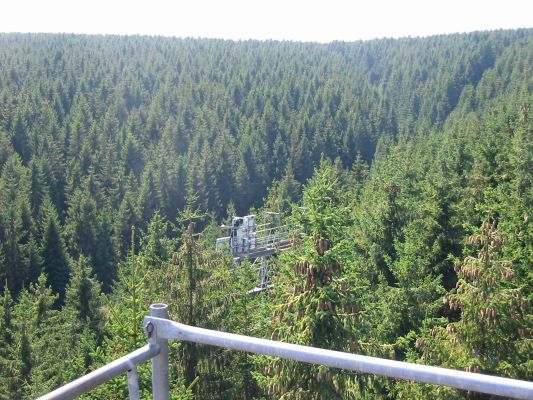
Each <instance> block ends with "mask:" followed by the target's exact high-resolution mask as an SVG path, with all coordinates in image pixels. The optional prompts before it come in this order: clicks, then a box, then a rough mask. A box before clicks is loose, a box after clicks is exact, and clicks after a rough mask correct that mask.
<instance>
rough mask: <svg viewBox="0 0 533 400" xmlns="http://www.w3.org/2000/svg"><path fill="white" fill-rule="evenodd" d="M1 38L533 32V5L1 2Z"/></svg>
mask: <svg viewBox="0 0 533 400" xmlns="http://www.w3.org/2000/svg"><path fill="white" fill-rule="evenodd" d="M0 4H1V7H0V32H68V33H88V34H127V35H137V34H140V35H162V36H175V37H202V38H223V39H234V40H241V39H242V40H246V39H259V40H268V39H274V40H291V41H310V42H322V43H325V42H330V41H333V40H343V41H354V40H361V39H363V40H365V39H373V38H383V37H394V38H397V37H407V36H410V37H417V36H429V35H435V34H442V33H454V32H471V31H476V30H493V29H502V28H504V29H510V28H524V27H527V28H531V27H533V0H505V1H501V0H499V1H495V0H485V1H480V0H425V1H423V0H396V1H393V0H366V1H360V0H352V1H349V0H323V1H315V0H306V1H302V0H267V1H264V0H262V1H256V0H247V1H245V0H227V1H225V0H219V1H215V0H188V1H182V0H174V1H172V0H0Z"/></svg>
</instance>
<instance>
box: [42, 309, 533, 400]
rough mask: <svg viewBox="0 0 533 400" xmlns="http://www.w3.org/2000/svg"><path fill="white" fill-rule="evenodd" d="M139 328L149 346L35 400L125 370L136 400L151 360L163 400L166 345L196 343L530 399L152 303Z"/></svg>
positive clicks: (523, 384)
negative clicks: (191, 317)
mask: <svg viewBox="0 0 533 400" xmlns="http://www.w3.org/2000/svg"><path fill="white" fill-rule="evenodd" d="M144 329H145V332H146V334H147V335H148V342H149V343H148V345H147V346H145V347H143V348H141V349H138V350H136V351H134V352H133V353H130V354H128V355H126V356H124V357H122V358H120V359H118V360H116V361H114V362H112V363H111V364H108V365H106V366H104V367H101V368H99V369H97V370H96V371H94V372H91V373H90V374H88V375H86V376H84V377H81V378H79V379H77V380H75V381H73V382H71V383H69V384H67V385H65V386H63V387H61V388H59V389H56V390H54V391H53V392H51V393H49V394H47V395H45V396H43V397H41V398H40V399H39V400H52V399H53V400H56V399H72V398H74V397H77V396H79V395H81V394H83V393H86V392H87V391H89V390H91V389H93V388H95V387H96V386H98V385H101V384H102V383H104V382H106V381H108V380H110V379H112V378H114V377H115V376H117V375H120V374H122V373H124V372H128V371H129V372H128V376H127V377H128V389H129V395H130V399H131V400H135V399H138V398H139V397H138V392H139V390H138V383H137V377H136V370H135V366H136V365H138V364H140V363H142V362H144V361H147V360H148V359H150V358H152V390H153V398H154V400H168V399H169V379H168V340H183V341H188V342H194V343H201V344H206V345H212V346H218V347H224V348H227V349H233V350H239V351H245V352H249V353H255V354H264V355H269V356H274V357H280V358H285V359H289V360H295V361H301V362H306V363H311V364H320V365H325V366H328V367H334V368H341V369H346V370H350V371H356V372H361V373H370V374H376V375H380V376H384V377H390V378H396V379H408V380H411V381H415V382H420V383H429V384H435V385H441V386H449V387H453V388H457V389H462V390H469V391H474V392H481V393H486V394H492V395H497V396H505V397H508V398H516V399H533V382H527V381H520V380H516V379H509V378H501V377H498V376H491V375H483V374H477V373H471V372H464V371H458V370H453V369H446V368H440V367H431V366H426V365H421V364H413V363H407V362H402V361H394V360H387V359H382V358H376V357H368V356H362V355H357V354H351V353H343V352H339V351H333V350H325V349H319V348H315V347H308V346H301V345H296V344H291V343H283V342H277V341H273V340H267V339H259V338H255V337H250V336H243V335H236V334H233V333H226V332H219V331H213V330H209V329H203V328H196V327H192V326H188V325H184V324H180V323H178V322H174V321H170V320H169V319H168V308H167V306H166V305H165V304H154V305H152V306H151V307H150V316H147V317H145V318H144ZM130 381H131V382H130Z"/></svg>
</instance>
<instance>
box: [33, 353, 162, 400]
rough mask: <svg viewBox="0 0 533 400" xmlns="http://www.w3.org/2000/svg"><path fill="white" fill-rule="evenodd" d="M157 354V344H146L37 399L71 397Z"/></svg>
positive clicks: (66, 399)
mask: <svg viewBox="0 0 533 400" xmlns="http://www.w3.org/2000/svg"><path fill="white" fill-rule="evenodd" d="M157 354H159V346H158V345H157V344H150V345H146V346H144V347H141V348H140V349H137V350H135V351H134V352H132V353H129V354H127V355H125V356H124V357H121V358H119V359H118V360H115V361H113V362H111V363H109V364H107V365H104V366H103V367H101V368H98V369H97V370H95V371H93V372H91V373H89V374H87V375H85V376H82V377H81V378H78V379H76V380H75V381H72V382H70V383H67V384H66V385H65V386H62V387H60V388H58V389H56V390H54V391H53V392H50V393H48V394H45V395H44V396H42V397H39V399H38V400H68V399H73V398H75V397H78V396H80V395H82V394H84V393H87V392H88V391H89V390H91V389H94V388H95V387H97V386H99V385H101V384H103V383H105V382H107V381H109V380H111V379H113V378H114V377H115V376H118V375H120V374H122V373H124V372H126V371H127V370H129V369H131V367H132V365H137V364H141V363H143V362H145V361H147V360H149V359H150V358H152V357H154V356H156V355H157Z"/></svg>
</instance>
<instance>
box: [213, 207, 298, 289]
mask: <svg viewBox="0 0 533 400" xmlns="http://www.w3.org/2000/svg"><path fill="white" fill-rule="evenodd" d="M265 219H266V220H270V222H267V223H264V224H257V221H256V216H255V215H246V216H244V217H233V218H232V220H231V225H229V226H227V225H222V226H221V228H222V229H223V230H225V231H227V232H228V233H229V236H225V237H221V238H218V239H217V240H216V249H217V251H219V252H222V253H224V254H227V255H231V256H232V257H233V263H234V264H235V265H238V264H240V263H241V261H243V260H251V261H253V264H252V265H254V266H256V267H257V270H258V279H259V283H258V285H257V286H256V287H255V288H253V289H252V290H250V291H249V292H248V293H249V294H256V293H260V292H262V291H263V290H266V289H268V288H270V287H272V282H271V280H270V270H269V260H270V257H271V256H272V255H274V254H276V253H278V252H279V251H281V250H284V249H288V248H290V247H291V246H292V242H291V235H292V233H293V232H294V231H295V227H294V226H293V225H282V224H281V216H280V214H279V213H274V212H266V213H265Z"/></svg>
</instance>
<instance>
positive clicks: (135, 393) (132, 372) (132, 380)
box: [126, 363, 140, 400]
mask: <svg viewBox="0 0 533 400" xmlns="http://www.w3.org/2000/svg"><path fill="white" fill-rule="evenodd" d="M126 377H127V379H128V394H129V400H139V399H140V397H139V377H138V376H137V366H136V365H135V364H133V363H132V364H131V367H130V369H128V370H127V371H126Z"/></svg>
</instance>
